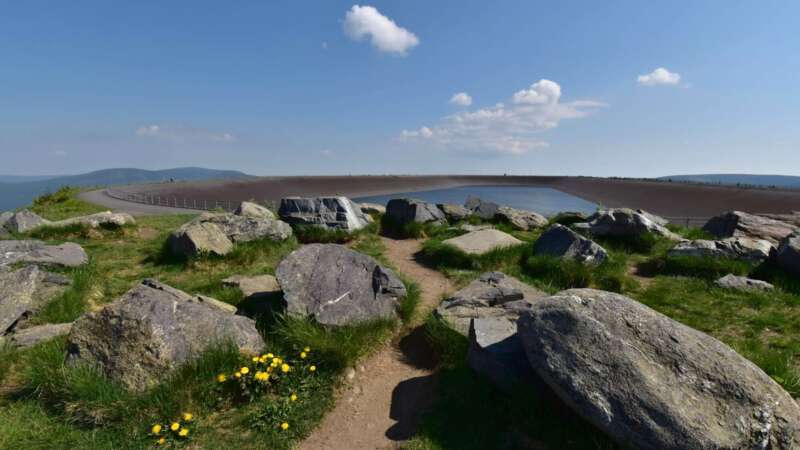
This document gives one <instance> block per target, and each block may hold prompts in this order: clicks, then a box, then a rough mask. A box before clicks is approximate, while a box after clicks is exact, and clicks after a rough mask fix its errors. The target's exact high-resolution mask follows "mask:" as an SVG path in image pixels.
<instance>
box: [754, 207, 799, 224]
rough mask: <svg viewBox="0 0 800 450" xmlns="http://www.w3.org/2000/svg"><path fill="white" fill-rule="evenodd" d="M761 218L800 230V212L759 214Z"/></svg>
mask: <svg viewBox="0 0 800 450" xmlns="http://www.w3.org/2000/svg"><path fill="white" fill-rule="evenodd" d="M758 215H759V216H761V217H766V218H768V219H773V220H777V221H779V222H784V223H788V224H789V225H794V226H795V227H798V228H800V211H793V212H792V213H791V214H758Z"/></svg>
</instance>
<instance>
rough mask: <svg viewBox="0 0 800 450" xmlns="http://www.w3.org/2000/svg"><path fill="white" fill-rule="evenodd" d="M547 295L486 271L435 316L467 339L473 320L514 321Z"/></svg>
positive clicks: (439, 307)
mask: <svg viewBox="0 0 800 450" xmlns="http://www.w3.org/2000/svg"><path fill="white" fill-rule="evenodd" d="M546 296H547V294H545V293H544V292H542V291H540V290H538V289H536V288H534V287H533V286H530V285H527V284H525V283H523V282H521V281H519V280H517V279H516V278H514V277H510V276H508V275H506V274H504V273H502V272H486V273H483V274H481V276H480V277H478V279H477V280H474V281H472V282H471V283H470V284H468V285H467V286H465V287H464V288H463V289H461V290H459V291H458V292H456V293H455V294H453V295H452V296H451V297H449V298H447V299H445V300H444V301H442V303H441V304H440V305H439V306H438V307H437V308H436V310H435V311H434V314H435V315H436V316H437V317H439V318H440V319H441V320H442V321H443V322H445V323H446V324H447V325H448V326H450V328H452V329H454V330H455V331H457V332H458V333H461V334H462V335H464V336H467V334H468V333H469V324H470V321H471V320H472V319H480V318H504V319H507V320H510V321H512V322H513V321H516V319H517V317H518V316H519V314H520V312H521V311H524V310H525V309H527V308H528V307H529V305H530V303H531V302H533V301H534V300H536V299H539V298H542V297H546Z"/></svg>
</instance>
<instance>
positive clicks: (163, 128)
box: [136, 124, 236, 142]
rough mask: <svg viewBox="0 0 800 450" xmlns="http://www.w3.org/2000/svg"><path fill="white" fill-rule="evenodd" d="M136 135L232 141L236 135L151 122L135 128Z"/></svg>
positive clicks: (187, 140)
mask: <svg viewBox="0 0 800 450" xmlns="http://www.w3.org/2000/svg"><path fill="white" fill-rule="evenodd" d="M136 135H137V136H141V137H147V138H155V139H163V140H169V141H173V142H189V141H193V142H198V141H205V142H233V141H235V140H236V137H235V136H234V135H233V134H231V133H228V132H215V131H211V130H207V129H204V128H196V127H192V126H190V125H175V124H151V125H145V126H142V127H139V128H137V129H136Z"/></svg>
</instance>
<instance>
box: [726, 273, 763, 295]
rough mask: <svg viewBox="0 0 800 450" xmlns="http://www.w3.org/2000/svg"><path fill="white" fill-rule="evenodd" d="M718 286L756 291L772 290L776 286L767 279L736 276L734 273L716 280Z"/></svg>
mask: <svg viewBox="0 0 800 450" xmlns="http://www.w3.org/2000/svg"><path fill="white" fill-rule="evenodd" d="M714 284H716V285H717V286H719V287H721V288H726V289H738V290H741V291H747V290H756V291H771V290H773V289H775V286H773V285H771V284H769V283H767V282H766V281H761V280H754V279H752V278H747V277H740V276H736V275H734V274H732V273H729V274H727V275H725V276H724V277H722V278H720V279H718V280H717V281H715V282H714Z"/></svg>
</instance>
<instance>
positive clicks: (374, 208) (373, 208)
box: [358, 203, 386, 214]
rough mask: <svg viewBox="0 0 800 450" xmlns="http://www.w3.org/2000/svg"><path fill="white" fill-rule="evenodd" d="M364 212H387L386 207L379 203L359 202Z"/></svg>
mask: <svg viewBox="0 0 800 450" xmlns="http://www.w3.org/2000/svg"><path fill="white" fill-rule="evenodd" d="M358 206H359V207H360V208H361V212H363V213H364V214H386V207H385V206H383V205H379V204H377V203H359V205H358Z"/></svg>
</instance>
